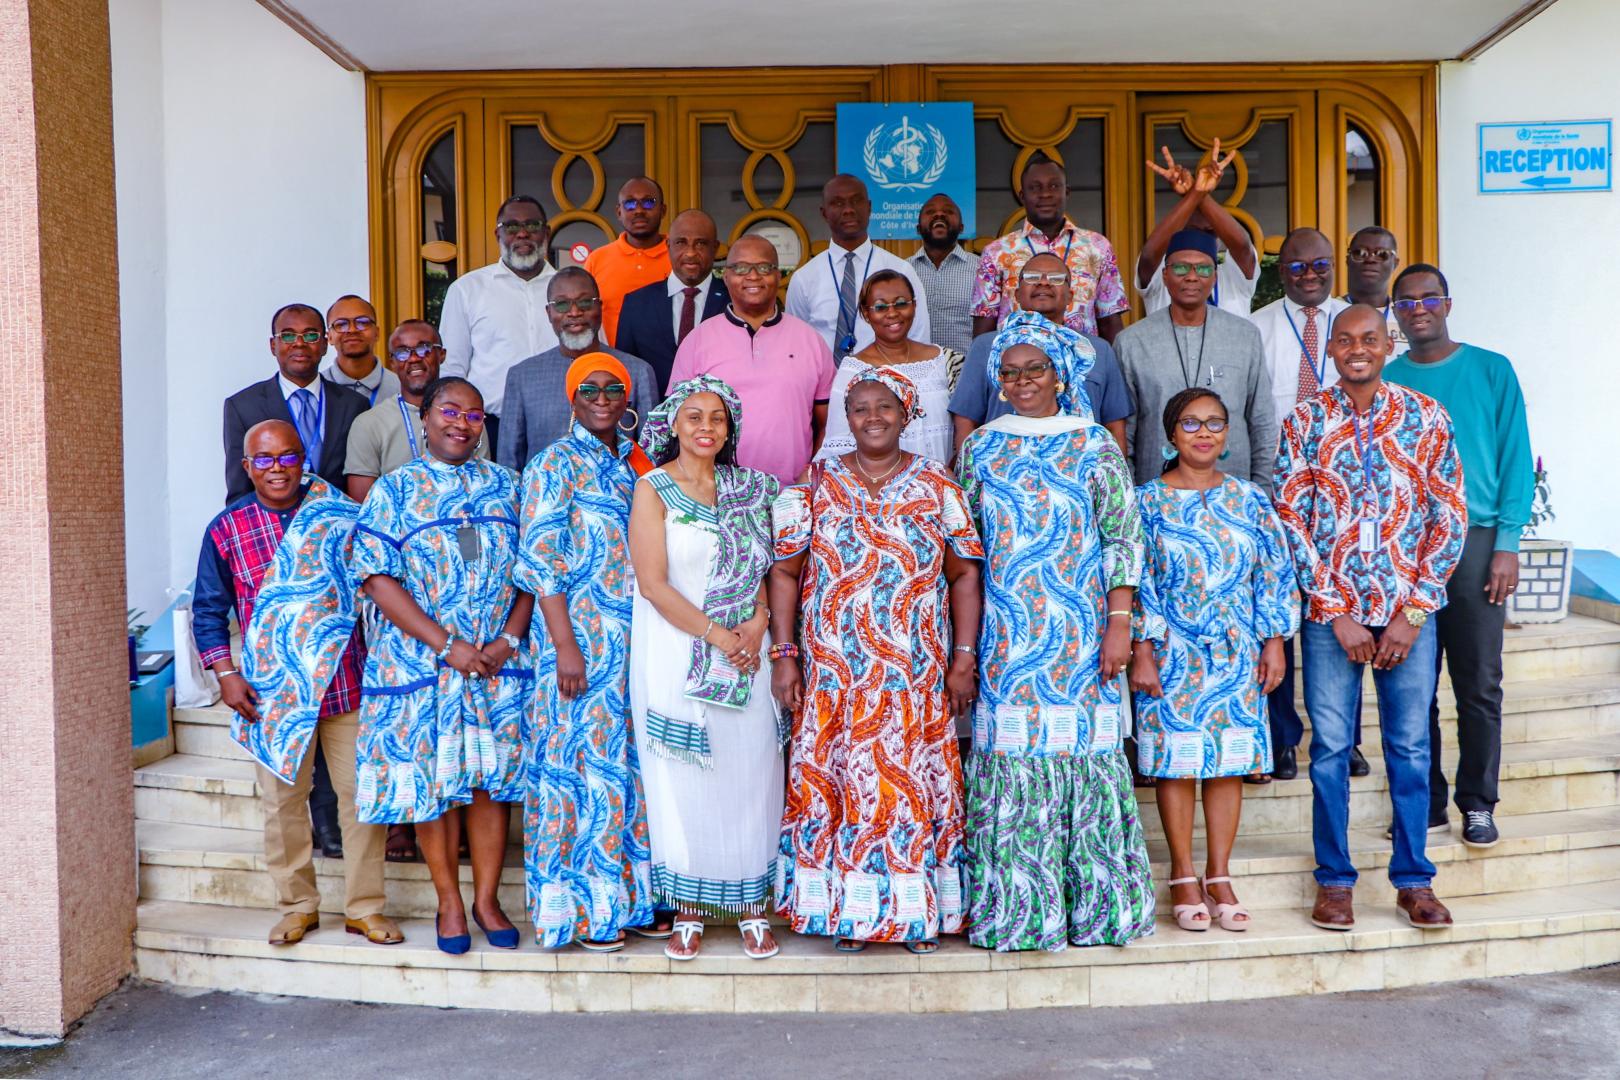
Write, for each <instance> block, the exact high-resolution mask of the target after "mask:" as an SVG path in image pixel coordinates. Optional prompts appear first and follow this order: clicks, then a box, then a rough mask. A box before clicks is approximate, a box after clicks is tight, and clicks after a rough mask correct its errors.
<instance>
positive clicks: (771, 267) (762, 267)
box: [726, 263, 777, 277]
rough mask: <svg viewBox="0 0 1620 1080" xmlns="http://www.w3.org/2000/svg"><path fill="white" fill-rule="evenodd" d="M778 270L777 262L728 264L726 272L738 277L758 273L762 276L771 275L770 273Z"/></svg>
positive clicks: (751, 275)
mask: <svg viewBox="0 0 1620 1080" xmlns="http://www.w3.org/2000/svg"><path fill="white" fill-rule="evenodd" d="M776 271H777V266H776V264H775V263H727V264H726V272H727V273H728V274H736V275H737V276H738V277H753V276H754V275H755V274H758V275H759V276H760V277H769V276H770V275H772V274H774V273H776Z"/></svg>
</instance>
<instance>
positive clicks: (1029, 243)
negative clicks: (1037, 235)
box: [1024, 229, 1074, 267]
mask: <svg viewBox="0 0 1620 1080" xmlns="http://www.w3.org/2000/svg"><path fill="white" fill-rule="evenodd" d="M1063 232H1064V235H1065V237H1066V239H1065V240H1064V241H1063V265H1064V266H1065V267H1067V266H1068V265H1069V251H1070V249H1072V248H1073V247H1074V233H1072V232H1070V231H1069V230H1068V229H1064V230H1063ZM1024 246H1025V247H1027V248H1029V254H1030V257H1031V258H1033V257H1034V256H1036V255H1051V254H1052V253H1053V252H1052V245H1051V244H1048V245H1047V246H1046V250H1045V251H1036V250H1035V242H1034V241H1033V240H1031V239H1030V238H1029V234H1028V233H1025V234H1024Z"/></svg>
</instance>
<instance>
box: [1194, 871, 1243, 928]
mask: <svg viewBox="0 0 1620 1080" xmlns="http://www.w3.org/2000/svg"><path fill="white" fill-rule="evenodd" d="M1223 882H1224V883H1225V884H1227V885H1230V884H1232V879H1231V878H1230V877H1212V878H1205V879H1204V884H1203V886H1202V887H1203V890H1204V902H1205V903H1206V904H1207V905H1209V906H1210V907H1211V908H1213V909H1214V910H1215V921H1216V922H1218V923H1220V924H1221V929H1222V930H1230V931H1232V932H1233V933H1242V932H1243V931H1244V930H1247V929H1248V928H1249V909H1248V908H1246V907H1244V906H1243V905H1242V904H1223V903H1221V902H1220V901H1218V900H1216V899H1215V897H1214V895H1213V894H1212V893H1211V892H1210V891H1209V887H1210V886H1211V885H1219V884H1221V883H1223Z"/></svg>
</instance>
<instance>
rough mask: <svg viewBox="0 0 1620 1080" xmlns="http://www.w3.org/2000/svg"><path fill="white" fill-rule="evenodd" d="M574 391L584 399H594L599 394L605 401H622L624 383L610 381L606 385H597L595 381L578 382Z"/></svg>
mask: <svg viewBox="0 0 1620 1080" xmlns="http://www.w3.org/2000/svg"><path fill="white" fill-rule="evenodd" d="M574 393H575V394H576V395H578V396H579V397H582V398H584V399H585V400H586V401H595V400H596V398H597V395H598V394H600V395H601V396H602V398H603V400H605V401H623V400H624V383H622V382H610V383H608V384H607V385H606V386H597V385H596V384H595V383H580V384H579V389H577V390H575V391H574Z"/></svg>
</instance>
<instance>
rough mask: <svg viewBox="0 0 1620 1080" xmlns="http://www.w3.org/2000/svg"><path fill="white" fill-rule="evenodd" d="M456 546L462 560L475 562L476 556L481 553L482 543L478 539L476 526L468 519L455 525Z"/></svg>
mask: <svg viewBox="0 0 1620 1080" xmlns="http://www.w3.org/2000/svg"><path fill="white" fill-rule="evenodd" d="M456 547H458V548H460V549H461V561H462V562H464V563H475V562H477V561H478V557H479V556H480V555H481V554H483V545H482V544H481V543H479V540H478V527H477V526H476V525H474V524H473V523H472V522H470V521H466V522H462V523H461V524H460V525H458V526H456Z"/></svg>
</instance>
